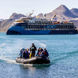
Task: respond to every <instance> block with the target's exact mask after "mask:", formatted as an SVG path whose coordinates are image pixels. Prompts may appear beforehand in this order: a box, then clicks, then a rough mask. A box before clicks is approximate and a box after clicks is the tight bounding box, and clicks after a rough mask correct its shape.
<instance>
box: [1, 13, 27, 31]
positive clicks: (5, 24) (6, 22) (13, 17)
mask: <svg viewBox="0 0 78 78" xmlns="http://www.w3.org/2000/svg"><path fill="white" fill-rule="evenodd" d="M21 17H26V16H25V15H23V14H17V13H13V14H12V15H11V16H10V18H9V19H5V20H3V21H1V22H0V32H6V31H7V30H8V28H9V27H10V26H11V24H12V23H13V22H14V21H15V20H16V19H20V18H21Z"/></svg>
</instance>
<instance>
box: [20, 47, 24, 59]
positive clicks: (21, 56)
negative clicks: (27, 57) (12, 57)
mask: <svg viewBox="0 0 78 78" xmlns="http://www.w3.org/2000/svg"><path fill="white" fill-rule="evenodd" d="M24 50H25V49H24V48H22V49H21V50H20V54H19V55H20V58H23V53H24Z"/></svg>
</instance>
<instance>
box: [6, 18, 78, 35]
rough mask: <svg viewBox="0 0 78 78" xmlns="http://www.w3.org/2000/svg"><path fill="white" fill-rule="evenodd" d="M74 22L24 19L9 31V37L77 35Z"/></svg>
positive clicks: (18, 21)
mask: <svg viewBox="0 0 78 78" xmlns="http://www.w3.org/2000/svg"><path fill="white" fill-rule="evenodd" d="M77 33H78V32H77V30H76V27H75V26H74V24H73V23H72V22H66V21H64V22H57V21H51V20H48V19H40V18H36V17H23V18H21V19H19V20H17V21H16V23H15V24H14V25H12V26H11V27H10V28H9V29H8V31H7V34H8V35H50V34H77Z"/></svg>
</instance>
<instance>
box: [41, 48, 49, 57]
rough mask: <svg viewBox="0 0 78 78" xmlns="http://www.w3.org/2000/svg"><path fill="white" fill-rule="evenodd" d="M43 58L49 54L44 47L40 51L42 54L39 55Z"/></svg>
mask: <svg viewBox="0 0 78 78" xmlns="http://www.w3.org/2000/svg"><path fill="white" fill-rule="evenodd" d="M41 56H42V57H43V58H46V57H48V56H49V54H48V51H47V50H46V48H44V50H43V52H42V55H41Z"/></svg>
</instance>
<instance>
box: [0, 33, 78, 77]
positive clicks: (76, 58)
mask: <svg viewBox="0 0 78 78" xmlns="http://www.w3.org/2000/svg"><path fill="white" fill-rule="evenodd" d="M32 42H33V43H35V45H36V46H37V48H38V47H42V48H45V47H46V48H47V49H48V52H49V58H50V61H51V64H50V66H36V67H30V66H26V67H24V66H22V65H20V64H17V63H16V62H15V59H16V57H18V56H19V51H20V49H21V48H29V47H30V46H31V43H32ZM0 78H78V35H12V36H10V35H6V34H5V33H0Z"/></svg>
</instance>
